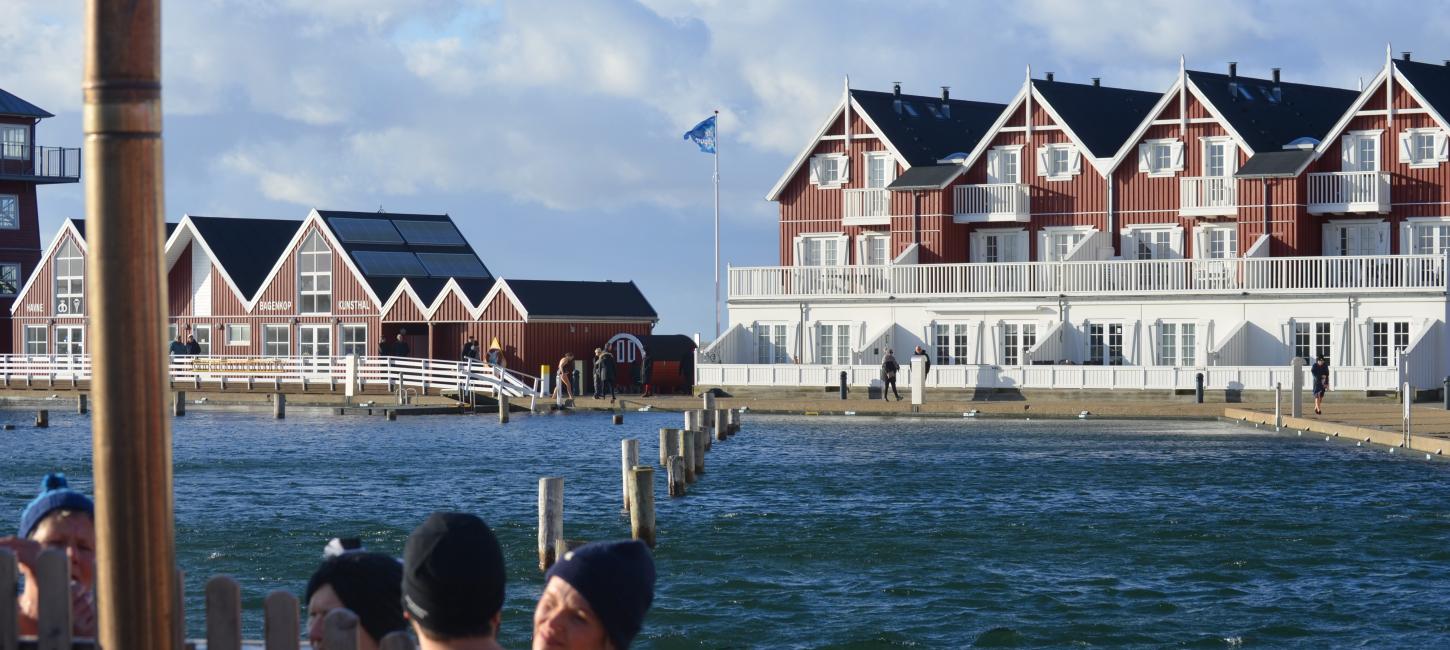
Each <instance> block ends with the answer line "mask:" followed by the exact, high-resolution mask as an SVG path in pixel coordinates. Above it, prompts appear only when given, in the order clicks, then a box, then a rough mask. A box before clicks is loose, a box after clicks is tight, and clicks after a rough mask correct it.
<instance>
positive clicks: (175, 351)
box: [170, 332, 187, 357]
mask: <svg viewBox="0 0 1450 650" xmlns="http://www.w3.org/2000/svg"><path fill="white" fill-rule="evenodd" d="M170 351H171V354H172V355H173V356H178V357H184V356H186V354H187V353H186V343H185V342H184V341H182V340H181V332H177V333H176V338H175V339H173V340H172V341H171V347H170Z"/></svg>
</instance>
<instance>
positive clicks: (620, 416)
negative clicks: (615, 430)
mask: <svg viewBox="0 0 1450 650" xmlns="http://www.w3.org/2000/svg"><path fill="white" fill-rule="evenodd" d="M610 421H612V422H614V424H616V425H620V424H624V409H622V408H621V409H619V410H618V411H615V412H614V416H613V417H611V418H610Z"/></svg>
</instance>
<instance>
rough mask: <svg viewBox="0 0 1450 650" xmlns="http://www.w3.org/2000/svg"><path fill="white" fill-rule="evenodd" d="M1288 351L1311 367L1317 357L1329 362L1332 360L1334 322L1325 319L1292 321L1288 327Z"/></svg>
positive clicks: (1333, 360)
mask: <svg viewBox="0 0 1450 650" xmlns="http://www.w3.org/2000/svg"><path fill="white" fill-rule="evenodd" d="M1289 350H1290V352H1291V354H1292V355H1293V356H1296V357H1300V358H1302V359H1304V365H1311V364H1313V363H1314V360H1315V359H1317V358H1319V355H1321V354H1322V355H1324V358H1325V359H1328V360H1329V362H1330V363H1331V364H1332V363H1335V362H1337V361H1338V360H1337V359H1335V358H1334V321H1332V320H1329V319H1325V318H1306V319H1297V318H1296V319H1294V321H1293V322H1292V323H1291V325H1290V327H1289Z"/></svg>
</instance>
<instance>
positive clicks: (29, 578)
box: [0, 473, 96, 638]
mask: <svg viewBox="0 0 1450 650" xmlns="http://www.w3.org/2000/svg"><path fill="white" fill-rule="evenodd" d="M95 510H96V508H95V504H93V503H92V502H91V499H90V497H87V496H86V495H84V494H81V493H80V492H77V491H75V490H72V489H70V485H69V483H68V482H67V481H66V479H65V474H60V473H55V474H46V475H45V479H43V480H42V481H41V487H40V494H39V495H38V496H36V497H35V499H33V500H32V501H31V502H30V505H27V506H25V509H24V510H22V511H21V512H20V529H19V530H18V531H17V532H18V533H19V534H18V536H16V537H4V538H0V548H4V549H9V550H10V552H11V553H14V554H15V559H16V560H17V561H18V562H19V564H20V573H21V574H22V575H24V576H25V591H24V593H22V594H20V602H19V605H20V607H19V612H20V620H19V623H20V634H22V635H35V634H38V633H39V632H38V630H39V619H40V587H39V582H38V581H37V580H36V566H37V565H36V562H37V560H39V559H40V553H41V551H44V550H46V549H50V548H55V549H60V550H62V551H65V554H66V557H67V558H69V559H70V576H71V580H70V602H71V634H72V635H74V636H77V637H86V638H91V637H94V636H96V592H95V589H96V586H95V585H96V520H95Z"/></svg>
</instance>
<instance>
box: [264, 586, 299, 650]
mask: <svg viewBox="0 0 1450 650" xmlns="http://www.w3.org/2000/svg"><path fill="white" fill-rule="evenodd" d="M297 611H298V607H297V597H296V596H293V595H292V594H290V593H288V592H286V591H283V590H281V589H278V590H276V591H273V592H272V593H270V594H267V599H266V600H264V601H262V638H263V639H264V640H265V643H266V647H267V650H298V645H299V643H298V639H299V638H301V634H299V633H298V618H297Z"/></svg>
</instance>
